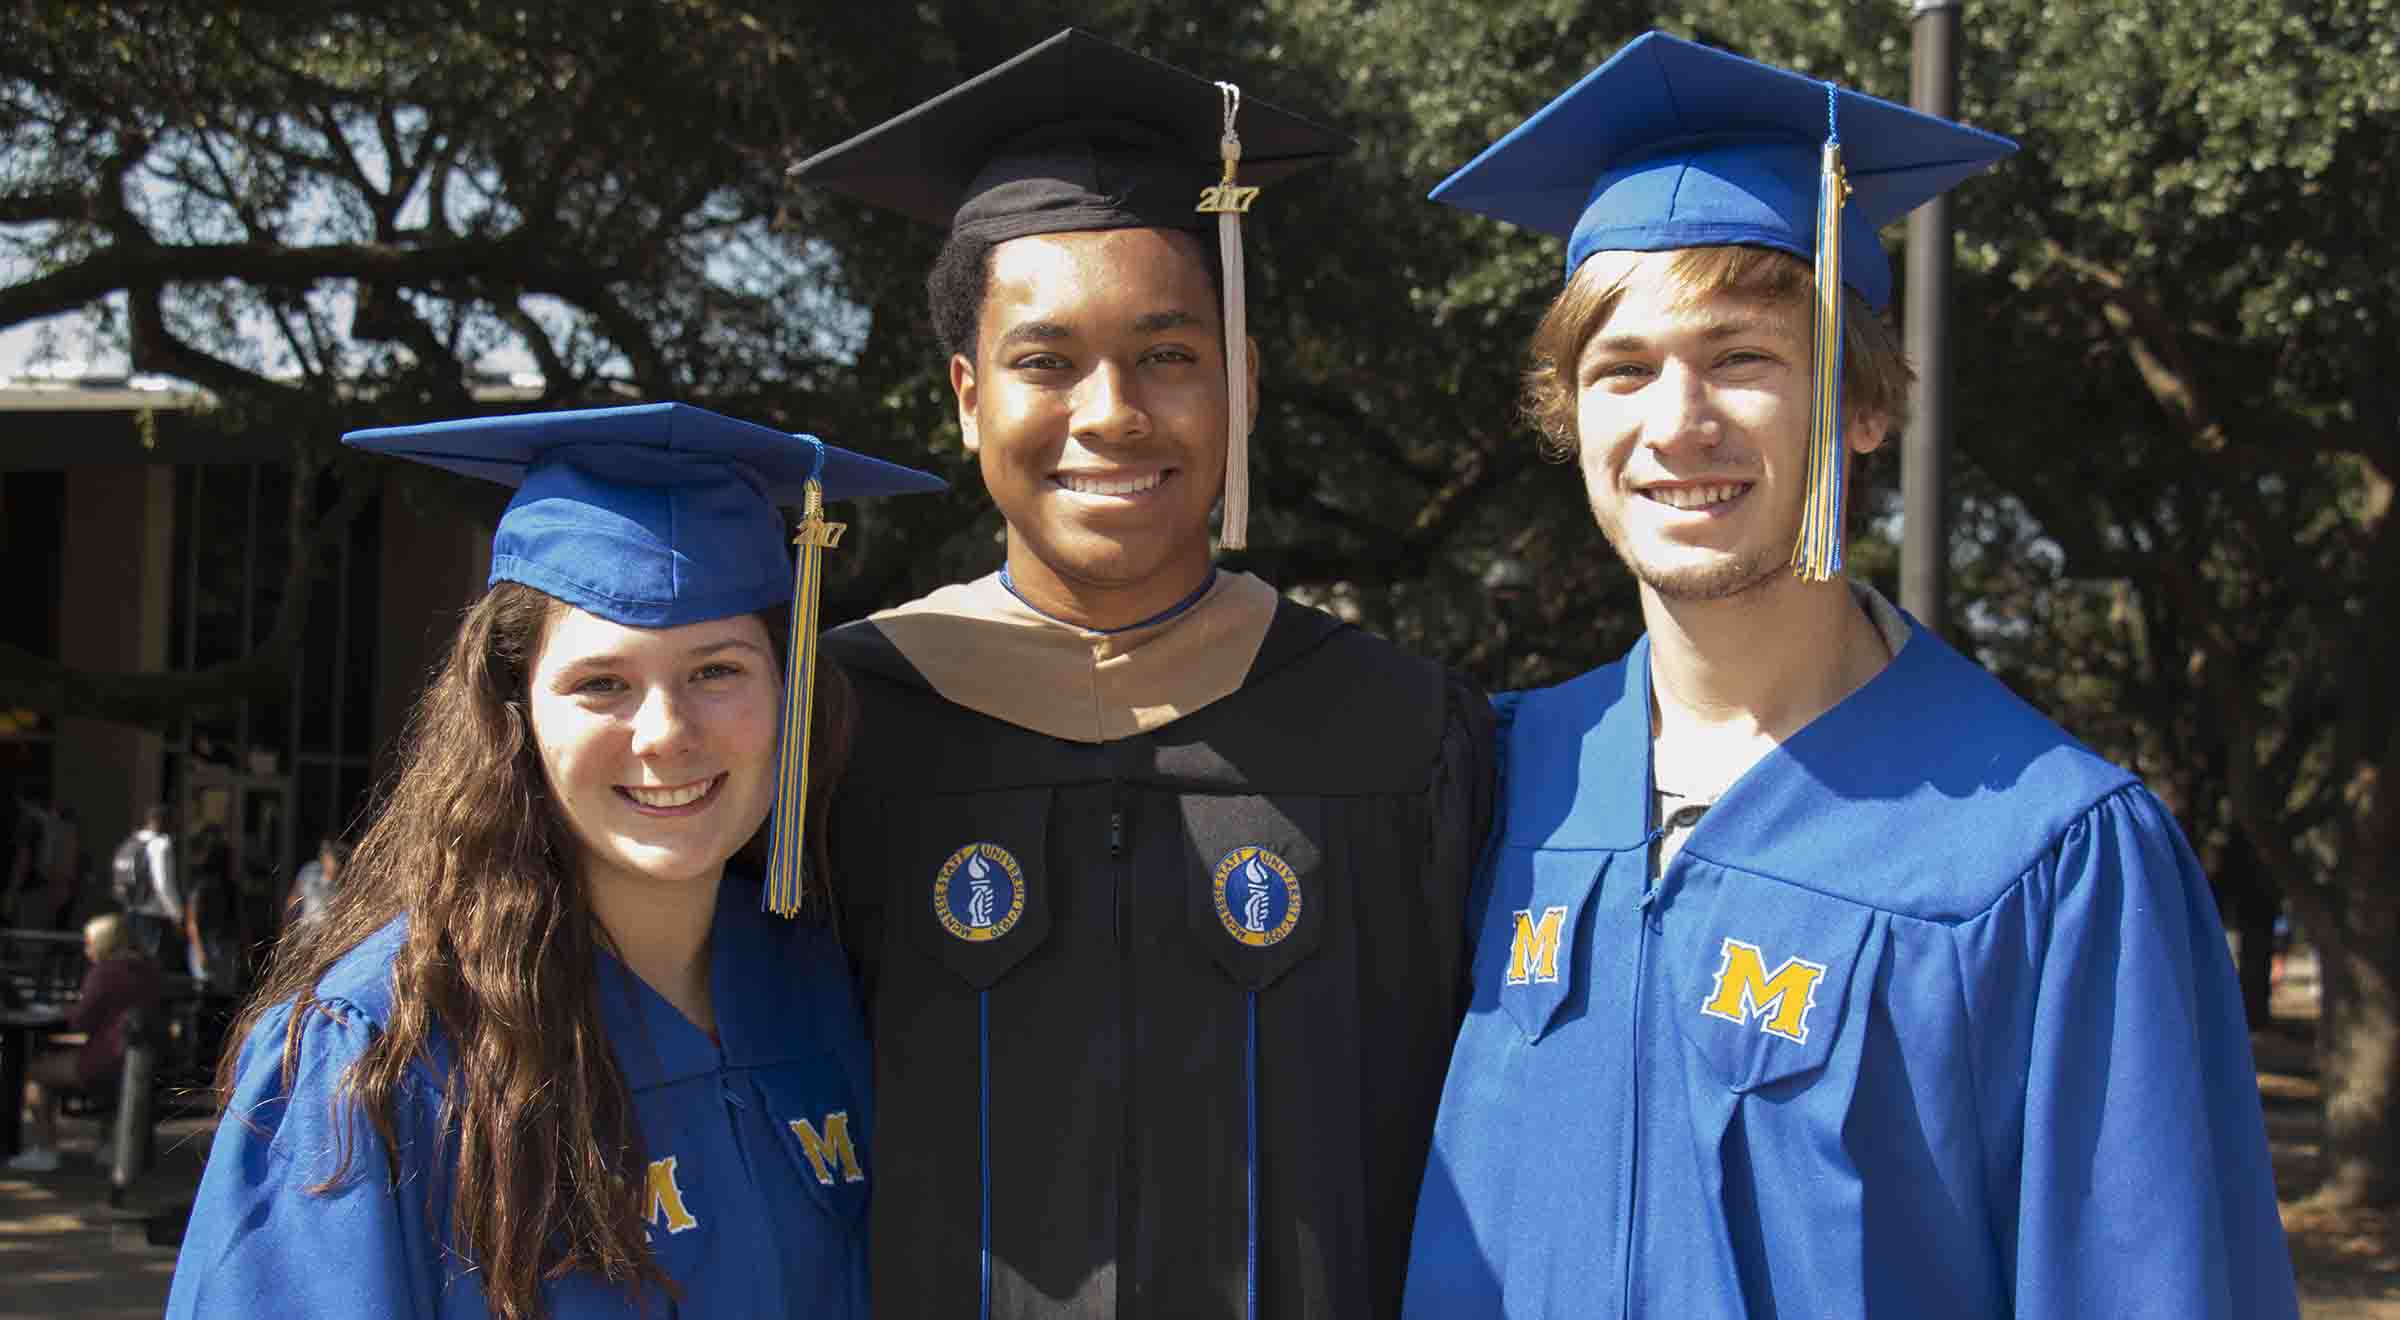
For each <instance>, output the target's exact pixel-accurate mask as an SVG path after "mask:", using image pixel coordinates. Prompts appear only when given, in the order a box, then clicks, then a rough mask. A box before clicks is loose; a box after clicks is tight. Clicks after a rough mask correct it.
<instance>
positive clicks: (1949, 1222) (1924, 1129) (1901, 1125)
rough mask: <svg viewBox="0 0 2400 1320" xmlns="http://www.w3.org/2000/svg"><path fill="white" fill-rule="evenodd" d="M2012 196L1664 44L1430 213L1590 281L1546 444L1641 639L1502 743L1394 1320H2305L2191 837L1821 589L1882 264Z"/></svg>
mask: <svg viewBox="0 0 2400 1320" xmlns="http://www.w3.org/2000/svg"><path fill="white" fill-rule="evenodd" d="M2012 150H2014V147H2013V144H2011V143H2008V142H2007V141H2005V140H2003V139H1999V138H1995V137H1993V136H1991V135H1989V134H1986V133H1982V132H1978V131H1976V130H1973V129H1970V128H1966V127H1963V126H1960V125H1957V124H1952V123H1949V122H1947V121H1943V120H1939V119H1935V118H1931V117H1928V116H1924V115H1920V114H1917V113H1915V112H1912V111H1909V110H1907V109H1905V108H1902V107H1899V106H1895V105H1891V104H1889V103H1886V102H1882V101H1878V100H1875V99H1873V98H1870V97H1866V96H1862V95H1860V94H1858V93H1856V92H1852V91H1849V90H1846V89H1841V88H1837V87H1835V86H1833V85H1832V84H1828V83H1822V82H1818V81H1815V80H1812V79H1808V78H1804V77H1801V76H1799V75H1797V74H1792V73H1789V72H1786V71H1784V70H1780V69H1775V68H1771V67H1769V66H1766V65H1762V64H1757V63H1754V62H1751V61H1749V60H1745V59H1741V58H1739V57H1736V56H1733V55H1729V54H1726V53H1724V52H1721V51H1716V50H1712V49H1709V48H1707V47H1703V46H1699V45H1695V44H1692V43H1690V42H1685V41H1681V40H1678V39H1675V38H1673V37H1669V36H1666V35H1664V34H1660V33H1651V34H1649V35H1646V36H1644V37H1642V38H1640V39H1638V40H1636V41H1634V42H1633V43H1631V44H1629V45H1628V46H1626V47H1625V48H1624V49H1623V50H1621V51H1620V52H1619V53H1618V54H1617V55H1616V56H1615V57H1614V58H1612V59H1611V60H1609V61H1608V62H1607V63H1606V64H1605V65H1603V66H1601V67H1600V68H1599V69H1598V70H1596V71H1595V72H1593V73H1592V74H1590V75H1589V76H1587V77H1586V78H1585V79H1584V80H1583V81H1581V82H1580V83H1578V84H1577V85H1576V86H1575V87H1574V88H1572V89H1571V90H1569V91H1568V92H1567V93H1566V94H1564V95H1563V96H1561V97H1560V98H1558V100H1556V101H1555V102H1553V103H1552V104H1551V105H1549V106H1548V107H1546V108H1544V109H1543V110H1542V111H1541V112H1540V113H1538V114H1536V115H1535V116H1534V117H1533V118H1531V119H1529V120H1527V121H1526V122H1525V123H1524V124H1523V125H1521V126H1519V127H1518V128H1517V129H1515V130H1513V131H1512V132H1511V133H1510V134H1508V135H1507V136H1506V137H1504V138H1503V139H1502V140H1501V141H1500V142H1499V143H1497V144H1495V145H1494V146H1493V147H1492V148H1490V149H1489V150H1488V151H1486V152H1485V153H1483V154H1482V155H1481V156H1479V157H1478V158H1477V159H1476V160H1475V161H1473V162H1472V163H1470V164H1469V165H1467V166H1466V167H1465V168H1463V169H1462V170H1460V171H1459V172H1458V173H1457V174H1456V175H1454V176H1453V177H1452V178H1451V179H1450V180H1448V181H1447V182H1445V183H1444V184H1442V185H1441V187H1440V188H1439V189H1437V190H1436V192H1435V194H1434V195H1435V197H1436V199H1437V200H1441V201H1444V202H1447V203H1449V204H1451V205H1454V206H1460V207H1464V208H1466V209H1469V210H1474V211H1478V212H1481V213H1483V214H1486V215H1490V216H1494V217H1496V218H1499V219H1504V220H1508V221H1511V222H1513V223H1516V224H1518V225H1521V226H1523V227H1525V228H1528V229H1533V230H1539V231H1543V232H1549V233H1558V234H1562V235H1565V236H1567V237H1568V250H1567V273H1568V287H1567V289H1566V291H1565V292H1564V293H1563V294H1562V295H1561V297H1560V299H1559V300H1558V303H1557V304H1555V305H1554V307H1553V309H1552V311H1551V314H1550V316H1549V318H1548V319H1547V320H1546V321H1545V322H1544V325H1543V327H1542V329H1541V330H1540V331H1539V332H1537V335H1536V339H1535V363H1534V371H1533V376H1532V382H1531V385H1532V388H1531V396H1532V398H1531V402H1532V405H1533V408H1534V410H1535V411H1536V412H1537V413H1538V414H1539V415H1540V416H1541V418H1542V420H1543V421H1544V423H1545V427H1544V429H1545V430H1546V431H1547V432H1548V433H1549V435H1550V436H1551V438H1552V439H1553V440H1554V441H1555V442H1557V443H1558V444H1559V445H1560V446H1561V447H1562V448H1563V449H1565V450H1567V451H1568V452H1571V453H1573V454H1574V455H1575V456H1576V457H1577V459H1578V461H1579V463H1580V466H1581V468H1582V472H1583V476H1584V480H1585V485H1586V489H1587V493H1588V495H1589V498H1590V502H1591V507H1592V510H1593V514H1594V517H1595V519H1596V521H1597V522H1598V523H1599V525H1600V528H1601V531H1602V532H1603V533H1604V535H1605V536H1606V538H1607V539H1608V540H1609V542H1610V543H1611V545H1612V546H1613V547H1614V548H1615V549H1616V551H1617V552H1618V554H1619V555H1620V557H1622V558H1623V559H1624V560H1625V562H1626V564H1627V566H1628V567H1629V568H1630V569H1631V570H1632V571H1633V574H1634V576H1635V577H1636V579H1637V580H1638V582H1639V590H1640V598H1641V606H1642V613H1643V618H1644V621H1645V623H1646V624H1647V633H1646V635H1645V636H1644V638H1643V639H1642V640H1641V641H1639V642H1638V643H1636V644H1635V646H1634V647H1633V649H1632V651H1631V652H1629V653H1628V654H1627V655H1626V656H1625V657H1624V658H1623V659H1621V660H1618V661H1616V662H1615V663H1612V664H1609V665H1606V666H1603V667H1601V668H1599V669H1596V670H1593V671H1592V672H1590V673H1587V674H1585V675H1583V676H1582V677H1580V678H1576V679H1572V680H1570V681H1568V682H1566V683H1562V684H1560V685H1558V686H1556V687H1551V688H1544V689H1540V690H1536V691H1529V692H1522V693H1512V694H1508V695H1506V696H1504V697H1502V698H1500V700H1499V702H1498V709H1499V715H1500V722H1501V726H1502V727H1501V733H1500V747H1501V780H1502V783H1503V790H1502V797H1503V813H1504V824H1503V825H1502V827H1501V832H1500V834H1499V837H1498V839H1497V840H1496V842H1495V845H1494V846H1493V847H1492V848H1491V849H1490V850H1489V852H1488V853H1487V855H1486V858H1485V862H1484V866H1483V869H1482V873H1481V875H1480V877H1479V880H1478V887H1477V905H1476V906H1477V911H1478V913H1479V916H1478V917H1477V926H1476V930H1475V932H1474V936H1473V938H1474V943H1475V951H1474V954H1473V965H1472V976H1473V991H1472V996H1473V997H1472V1002H1471V1006H1470V1008H1469V1011H1468V1016H1467V1020H1466V1023H1465V1026H1464V1027H1463V1029H1462V1032H1461V1035H1460V1039H1459V1041H1458V1045H1457V1049H1456V1052H1455V1055H1454V1057H1453V1059H1452V1061H1451V1065H1450V1073H1449V1079H1448V1082H1447V1085H1446V1088H1445V1090H1444V1093H1443V1099H1442V1108H1441V1115H1440V1118H1439V1120H1438V1122H1437V1125H1436V1131H1435V1138H1434V1150H1433V1155H1432V1158H1431V1161H1430V1165H1429V1167H1428V1169H1427V1171H1426V1175H1425V1185H1424V1189H1423V1194H1422V1197H1421V1200H1420V1203H1419V1209H1418V1214H1417V1219H1416V1224H1415V1240H1414V1248H1413V1252H1412V1257H1411V1265H1410V1273H1409V1280H1408V1286H1407V1295H1406V1301H1405V1305H1404V1307H1403V1311H1402V1313H1403V1314H1404V1315H1406V1316H1410V1317H1416V1318H1419V1320H1436V1318H1438V1320H1477V1318H1478V1317H1503V1316H1504V1317H1510V1318H1511V1320H1534V1318H1536V1317H1550V1318H1555V1320H1569V1318H1572V1320H1594V1318H1599V1317H1619V1316H1625V1317H1630V1316H1654V1317H1667V1316H1672V1317H1678V1318H1679V1320H1681V1318H1692V1320H1697V1318H1699V1317H1744V1316H1748V1317H1764V1316H1787V1317H1790V1316H1841V1317H1862V1316H1863V1317H1873V1318H1877V1320H1901V1318H1904V1317H1905V1318H1908V1320H1915V1318H1917V1317H1927V1316H1941V1317H1952V1318H1955V1320H1970V1318H1972V1320H1990V1318H1997V1317H2006V1316H2026V1317H2067V1316H2135V1315H2142V1316H2162V1317H2166V1316H2171V1317H2177V1318H2178V1320H2200V1318H2208V1320H2235V1318H2236V1317H2239V1318H2240V1320H2257V1318H2259V1317H2268V1318H2271V1317H2278V1316H2283V1317H2289V1316H2292V1315H2293V1314H2294V1313H2295V1306H2294V1299H2293V1284H2292V1274H2291V1266H2290V1262H2289V1259H2288V1256H2287V1253H2286V1249H2285V1244H2284V1239H2283V1232H2282V1228H2281V1224H2280V1221H2279V1219H2278V1216H2277V1209H2276V1203H2275V1193H2274V1185H2273V1179H2272V1175H2271V1171H2270V1169H2269V1166H2268V1160H2267V1146H2266V1141H2265V1137H2264V1133H2263V1130H2262V1125H2261V1120H2260V1109H2259V1100H2258V1092H2257V1088H2256V1084H2255V1080H2254V1076H2253V1073H2252V1064H2251V1058H2250V1050H2249V1038H2248V1034H2247V1030H2246V1026H2245V1022H2244V1019H2243V1014H2242V1007H2241V1003H2240V1001H2239V997H2238V995H2237V992H2236V988H2235V982H2234V976H2233V970H2232V967H2231V965H2230V962H2229V959H2228V957H2227V953H2226V946H2225V938H2224V932H2223V930H2222V928H2221V927H2220V925H2219V922H2218V917H2217V913H2216V909H2215V906H2214V904H2213V901H2212V899H2211V896H2210V892H2209V886H2208V882H2207V880H2206V878H2205V877H2204V876H2202V875H2201V873H2200V869H2199V867H2198V865H2197V864H2196V862H2195V860H2194V858H2193V855H2192V852H2191V849H2190V848H2189V847H2188V846H2187V845H2186V843H2185V841H2184V838H2183V835H2182V833H2181V832H2180V831H2179V830H2178V828H2177V827H2176V824H2175V822H2174V820H2173V819H2172V818H2171V817H2170V816H2169V814H2168V812H2167V810H2166V808H2165V807H2164V806H2162V805H2161V804H2160V802H2159V800H2158V799H2157V798H2156V797H2154V796H2152V795H2151V793H2150V792H2149V791H2148V790H2147V789H2145V788H2144V787H2143V786H2142V784H2141V783H2140V781H2139V780H2137V779H2136V778H2135V777H2134V776H2133V775H2131V774H2129V773H2127V772H2126V771H2124V770H2122V769H2119V768H2118V767H2116V766H2113V765H2110V764H2109V763H2107V762H2106V761H2104V760H2102V759H2101V758H2100V757H2098V756H2096V755H2094V754H2093V753H2092V752H2091V751H2089V750H2088V749H2086V748H2085V747H2083V746H2082V745H2081V744H2079V743H2077V742H2076V741H2075V740H2074V739H2073V738H2072V737H2070V736H2069V735H2068V734H2066V733H2065V732H2063V731H2062V730H2060V729H2059V728H2058V727H2057V726H2056V725H2054V724H2052V723H2051V722H2050V721H2049V720H2047V719H2045V718H2043V717H2042V716H2041V715H2040V714H2038V713H2037V712H2035V711H2034V710H2033V709H2032V708H2031V707H2029V706H2027V705H2026V704H2025V703H2024V702H2022V701H2020V700H2019V699H2017V698H2016V697H2015V696H2014V695H2013V694H2011V693H2010V692H2009V691H2008V690H2007V689H2006V688H2005V687H2003V686H2002V685H2001V684H2000V683H1998V682H1997V681H1995V680H1994V679H1993V678H1992V677H1991V676H1989V675H1988V674H1986V673H1985V672H1984V671H1983V670H1982V669H1980V668H1978V667H1977V666H1976V665H1975V664H1974V662H1972V661H1971V660H1968V659H1967V658H1965V657H1963V656H1961V655H1960V654H1959V653H1958V652H1957V651H1954V650H1953V649H1951V647H1950V646H1948V645H1947V644H1945V643H1944V642H1943V641H1942V640H1941V639H1940V638H1939V637H1937V636H1935V635H1934V634H1932V633H1931V632H1928V631H1927V630H1926V629H1925V628H1924V627H1923V626H1922V625H1921V624H1919V623H1918V622H1917V621H1916V620H1914V619H1911V618H1909V617H1908V616H1907V615H1905V614H1903V613H1901V612H1900V611H1899V610H1897V609H1895V608H1894V607H1892V606H1891V605H1890V604H1889V603H1888V602H1886V601H1885V600H1884V599H1883V598H1882V597H1881V596H1880V595H1878V594H1876V593H1875V592H1874V591H1872V590H1870V589H1868V588H1867V587H1865V586H1863V585H1859V584H1853V583H1850V582H1847V581H1845V580H1844V579H1843V578H1842V576H1841V574H1840V563H1841V535H1842V514H1841V502H1842V495H1843V486H1844V483H1845V480H1846V474H1845V471H1844V464H1845V461H1846V460H1847V459H1848V458H1850V457H1854V456H1857V455H1863V454H1865V453H1866V452H1868V451H1871V450H1873V449H1875V448H1877V447H1878V446H1879V445H1881V444H1882V443H1883V442H1884V440H1885V439H1886V438H1887V437H1888V436H1889V434H1890V433H1891V431H1892V429H1893V427H1894V426H1895V424H1896V423H1897V421H1898V420H1899V412H1900V405H1901V402H1902V399H1903V398H1904V393H1905V383H1906V378H1907V376H1906V367H1905V363H1904V360H1902V359H1901V358H1900V357H1899V355H1898V350H1897V347H1896V345H1894V344H1892V343H1891V340H1890V334H1889V331H1888V330H1886V329H1883V328H1882V327H1881V326H1880V325H1877V324H1874V323H1873V321H1872V318H1873V316H1874V314H1875V312H1876V311H1877V310H1879V309H1880V308H1882V307H1883V306H1884V305H1885V304H1886V303H1887V302H1888V299H1889V294H1890V283H1891V281H1890V273H1889V267H1888V265H1887V263H1886V260H1885V257H1884V254H1883V252H1882V251H1881V249H1880V248H1879V247H1878V245H1877V241H1876V230H1877V228H1878V227H1879V226H1881V225H1882V224H1884V223H1886V222H1888V221H1889V220H1892V219H1895V218H1897V217H1898V216H1900V215H1901V214H1903V213H1905V212H1906V211H1908V210H1909V209H1911V208H1913V207H1914V206H1916V205H1917V204H1918V203H1920V202H1922V201H1924V200H1925V199H1927V198H1929V197H1931V196H1933V195H1935V194H1936V193H1939V192H1941V191H1942V190H1944V189H1946V188H1948V187H1950V186H1952V185H1953V184H1955V183H1957V182H1959V181H1960V180H1962V179H1964V178H1966V177H1968V176H1970V175H1972V174H1975V173H1977V172H1978V171H1980V170H1983V169H1985V168H1987V167H1989V166H1990V165H1991V164H1993V163H1994V162H1996V161H1998V160H1999V159H2000V158H2002V157H2004V156H2005V155H2007V154H2008V153H2009V152H2011V151H2012ZM1822 198H1832V199H1834V201H1833V202H1832V204H1831V205H1829V206H1824V205H1820V199H1822ZM1820 289H1824V290H1829V291H1830V290H1841V291H1842V292H1840V293H1839V294H1838V296H1836V297H1834V298H1828V299H1823V300H1820V299H1819V298H1818V297H1817V296H1816V294H1817V291H1818V290H1820ZM1845 304H1846V306H1845ZM1820 367H1821V368H1822V370H1820Z"/></svg>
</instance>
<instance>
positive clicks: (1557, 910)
mask: <svg viewBox="0 0 2400 1320" xmlns="http://www.w3.org/2000/svg"><path fill="white" fill-rule="evenodd" d="M1566 921H1567V910H1566V909H1565V908H1563V907H1554V908H1544V909H1542V919H1541V920H1540V921H1539V922H1536V921H1535V920H1534V919H1533V909H1531V908H1518V909H1517V931H1516V935H1515V937H1514V938H1512V939H1510V940H1509V943H1508V975H1507V977H1506V978H1505V979H1506V982H1507V984H1509V985H1523V984H1525V983H1526V982H1527V981H1555V980H1557V979H1558V937H1559V932H1560V930H1561V929H1562V928H1563V927H1564V926H1565V925H1566Z"/></svg>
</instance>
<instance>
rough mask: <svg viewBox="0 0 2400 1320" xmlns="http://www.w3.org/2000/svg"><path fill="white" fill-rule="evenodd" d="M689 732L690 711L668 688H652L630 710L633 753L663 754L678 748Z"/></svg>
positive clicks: (677, 695)
mask: <svg viewBox="0 0 2400 1320" xmlns="http://www.w3.org/2000/svg"><path fill="white" fill-rule="evenodd" d="M690 735H691V718H690V713H689V712H687V711H686V710H685V709H684V703H683V697H682V695H681V694H679V693H677V692H676V691H675V690H674V689H673V688H672V687H666V686H661V687H654V688H652V689H650V690H649V692H647V693H646V694H644V695H643V697H642V704H641V705H640V706H639V707H637V708H635V710H634V712H633V754H634V755H636V756H664V755H666V754H668V753H670V752H674V751H677V750H680V749H681V748H682V747H683V745H684V743H685V742H686V741H687V740H688V739H689V737H690Z"/></svg>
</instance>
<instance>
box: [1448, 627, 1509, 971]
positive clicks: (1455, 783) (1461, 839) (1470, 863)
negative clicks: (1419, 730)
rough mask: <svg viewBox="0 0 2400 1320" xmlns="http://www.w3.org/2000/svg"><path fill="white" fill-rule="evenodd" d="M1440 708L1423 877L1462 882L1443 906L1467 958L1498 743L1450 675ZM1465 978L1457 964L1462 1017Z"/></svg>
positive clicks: (1487, 840)
mask: <svg viewBox="0 0 2400 1320" xmlns="http://www.w3.org/2000/svg"><path fill="white" fill-rule="evenodd" d="M1504 700H1505V699H1504ZM1444 705H1445V713H1444V716H1443V721H1442V749H1441V761H1440V764H1439V766H1438V767H1437V769H1436V773H1435V776H1434V801H1433V813H1434V821H1435V829H1434V831H1433V848H1434V856H1433V858H1432V859H1431V860H1432V862H1433V865H1432V867H1431V868H1429V869H1428V871H1427V875H1428V876H1429V877H1464V878H1465V880H1466V887H1465V890H1464V892H1465V898H1466V901H1465V903H1464V904H1463V905H1461V904H1460V903H1459V901H1458V895H1459V894H1460V892H1461V891H1460V890H1459V889H1457V888H1453V889H1451V890H1450V894H1451V898H1450V900H1449V904H1448V906H1449V910H1452V911H1456V912H1457V913H1458V916H1459V923H1460V924H1459V930H1460V931H1461V932H1462V934H1463V939H1464V943H1465V947H1466V949H1467V950H1468V951H1469V952H1472V950H1473V949H1474V946H1475V933H1476V931H1477V929H1478V928H1479V927H1478V924H1477V920H1476V919H1477V918H1479V917H1480V916H1481V915H1482V904H1483V895H1484V891H1485V887H1486V882H1485V880H1484V865H1483V863H1484V859H1485V856H1486V854H1487V853H1488V852H1489V851H1490V848H1491V845H1492V844H1493V843H1494V842H1495V841H1496V839H1497V837H1498V831H1497V829H1496V828H1495V827H1496V825H1497V823H1498V822H1497V819H1496V815H1495V812H1496V807H1495V804H1496V803H1497V802H1498V801H1499V798H1498V787H1499V786H1498V769H1497V766H1498V757H1499V738H1498V735H1497V732H1496V727H1495V721H1494V714H1493V709H1492V703H1491V702H1490V701H1488V700H1486V699H1485V697H1484V695H1483V694H1482V692H1480V691H1479V690H1477V689H1476V688H1475V687H1474V685H1472V684H1470V683H1468V682H1466V681H1465V680H1464V679H1461V678H1459V677H1458V676H1456V675H1451V676H1450V678H1449V680H1448V682H1447V683H1446V685H1445V690H1444ZM1508 709H1513V706H1512V707H1508ZM1452 883H1453V884H1455V883H1456V881H1452ZM1469 977H1470V971H1469V968H1468V964H1467V961H1466V960H1465V959H1463V958H1462V959H1461V960H1460V971H1459V982H1460V984H1459V998H1458V1006H1457V1010H1458V1012H1459V1013H1461V1014H1464V1013H1465V1012H1466V1007H1467V999H1468V994H1469V991H1470V989H1471V986H1470V985H1469V984H1468V981H1469Z"/></svg>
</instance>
